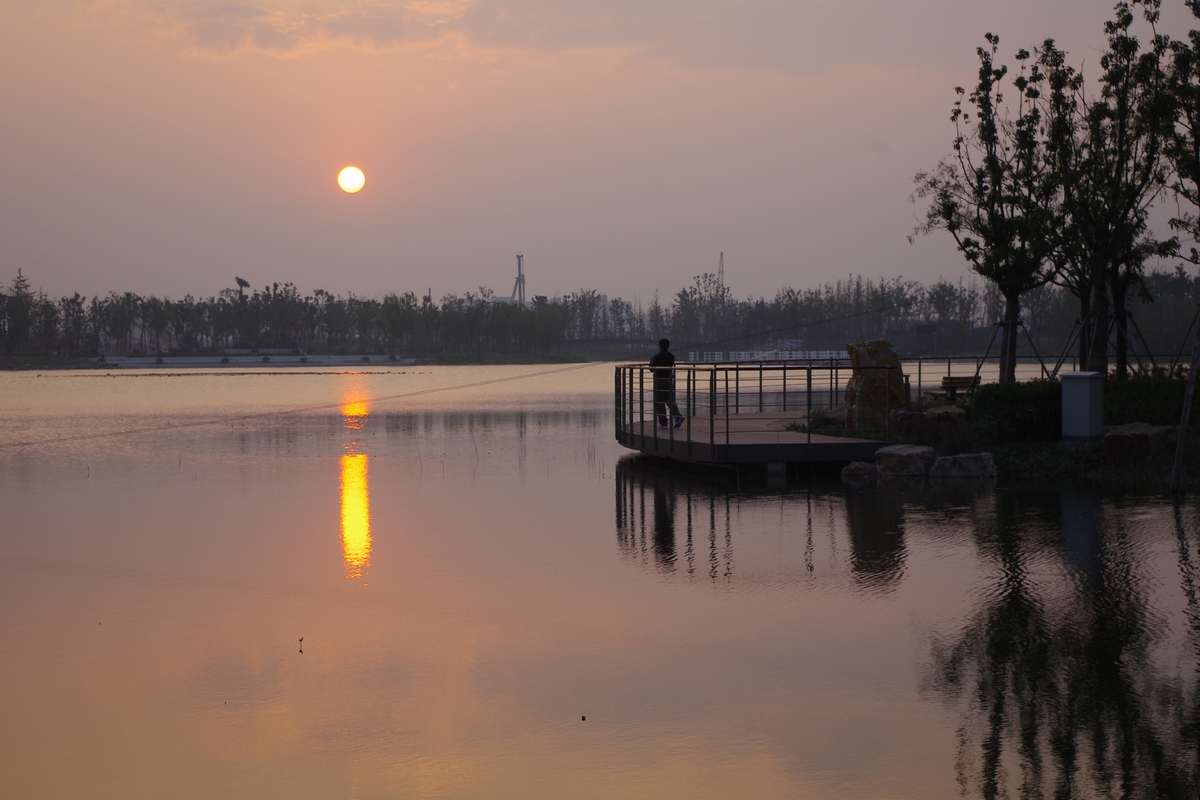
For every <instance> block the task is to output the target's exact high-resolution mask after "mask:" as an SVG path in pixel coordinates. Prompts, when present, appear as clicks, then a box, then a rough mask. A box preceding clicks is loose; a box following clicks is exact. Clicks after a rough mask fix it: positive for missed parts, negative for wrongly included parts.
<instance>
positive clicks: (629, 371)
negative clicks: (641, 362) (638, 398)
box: [625, 369, 641, 433]
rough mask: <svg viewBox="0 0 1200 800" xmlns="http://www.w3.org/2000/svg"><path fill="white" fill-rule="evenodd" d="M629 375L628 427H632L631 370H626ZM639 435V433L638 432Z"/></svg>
mask: <svg viewBox="0 0 1200 800" xmlns="http://www.w3.org/2000/svg"><path fill="white" fill-rule="evenodd" d="M625 372H626V373H628V375H629V427H630V428H632V427H633V369H626V370H625ZM638 433H641V431H638Z"/></svg>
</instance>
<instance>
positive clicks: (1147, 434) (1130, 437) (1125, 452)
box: [1104, 422, 1176, 463]
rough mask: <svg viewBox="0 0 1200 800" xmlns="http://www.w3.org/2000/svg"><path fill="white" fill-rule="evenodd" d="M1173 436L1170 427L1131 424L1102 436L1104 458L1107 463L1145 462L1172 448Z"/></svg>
mask: <svg viewBox="0 0 1200 800" xmlns="http://www.w3.org/2000/svg"><path fill="white" fill-rule="evenodd" d="M1175 436H1176V429H1175V428H1174V427H1172V426H1170V425H1147V424H1146V423H1144V422H1131V423H1129V424H1128V425H1122V426H1120V427H1118V428H1113V429H1112V430H1111V431H1109V432H1108V433H1106V434H1104V456H1105V458H1107V459H1108V461H1109V463H1121V462H1125V461H1145V460H1146V459H1148V458H1153V457H1154V456H1157V455H1159V454H1161V453H1164V452H1166V451H1167V450H1169V449H1171V448H1173V447H1174V446H1175Z"/></svg>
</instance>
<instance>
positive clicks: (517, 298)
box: [512, 253, 525, 305]
mask: <svg viewBox="0 0 1200 800" xmlns="http://www.w3.org/2000/svg"><path fill="white" fill-rule="evenodd" d="M523 258H525V256H523V255H521V254H520V253H517V282H516V283H514V284H513V290H512V301H513V302H514V303H520V304H521V305H525V270H524V268H523V267H522V266H521V259H523Z"/></svg>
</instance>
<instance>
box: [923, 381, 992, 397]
mask: <svg viewBox="0 0 1200 800" xmlns="http://www.w3.org/2000/svg"><path fill="white" fill-rule="evenodd" d="M977 386H979V376H978V375H945V376H943V377H942V387H941V388H940V389H935V390H932V391H926V392H925V394H927V395H929V396H931V397H938V396H941V395H945V397H946V398H947V399H950V398H951V397H955V396H957V395H958V393H959V392H962V393H963V394H970V393H971V392H972V391H974V390H975V388H976V387H977Z"/></svg>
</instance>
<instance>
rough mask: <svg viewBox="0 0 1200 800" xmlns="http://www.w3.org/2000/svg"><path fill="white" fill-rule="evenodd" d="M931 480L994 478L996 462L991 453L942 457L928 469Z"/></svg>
mask: <svg viewBox="0 0 1200 800" xmlns="http://www.w3.org/2000/svg"><path fill="white" fill-rule="evenodd" d="M929 477H931V478H994V477H996V460H995V459H993V458H992V454H991V453H963V454H962V455H957V456H942V457H941V458H939V459H938V460H937V461H934V462H933V466H931V467H930V468H929Z"/></svg>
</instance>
